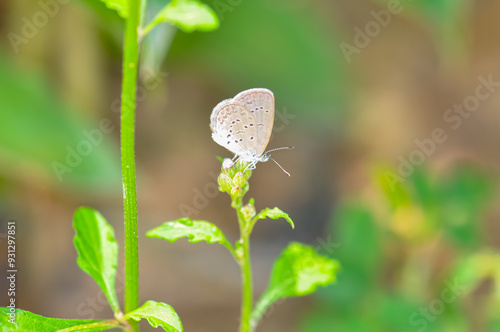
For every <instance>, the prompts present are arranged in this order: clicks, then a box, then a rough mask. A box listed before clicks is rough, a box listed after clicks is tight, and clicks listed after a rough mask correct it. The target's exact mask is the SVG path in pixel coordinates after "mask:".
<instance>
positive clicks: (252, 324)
mask: <svg viewBox="0 0 500 332" xmlns="http://www.w3.org/2000/svg"><path fill="white" fill-rule="evenodd" d="M226 161H229V159H226ZM223 164H227V163H223ZM248 166H249V163H246V162H241V161H238V162H236V163H235V164H234V165H232V166H231V167H229V168H226V169H224V168H222V170H221V173H220V175H219V177H218V184H219V190H220V191H221V192H226V193H228V194H229V196H230V197H231V207H232V208H233V209H235V211H236V216H237V219H238V224H239V227H240V238H239V239H238V240H237V241H236V243H235V244H234V246H233V245H232V244H231V243H230V242H229V241H228V240H227V238H226V237H225V236H224V234H223V233H222V231H221V230H220V229H219V228H218V227H217V226H215V225H214V224H212V223H210V222H208V221H203V220H192V219H189V218H181V219H178V220H175V221H169V222H165V223H164V224H162V225H161V226H159V227H157V228H154V229H152V230H150V231H149V232H147V234H146V236H148V237H151V238H161V239H165V240H167V241H170V242H175V241H176V240H178V239H180V238H184V237H185V238H188V240H189V241H190V242H200V241H206V242H208V243H219V244H221V245H223V246H224V247H226V248H227V249H228V250H229V252H230V253H231V255H232V256H233V258H234V259H235V261H236V262H237V263H238V265H239V266H240V268H241V280H242V288H243V294H242V300H241V321H240V332H250V331H254V330H255V328H256V327H257V325H258V323H259V321H260V319H261V318H262V316H263V315H264V313H265V312H266V311H267V309H268V308H269V307H270V306H271V305H273V304H274V303H275V302H276V301H278V300H281V299H285V298H289V297H297V296H304V295H308V294H311V293H313V292H314V291H315V290H316V289H317V288H318V287H319V286H326V285H328V284H330V283H332V282H334V281H335V279H336V273H337V271H338V269H339V264H338V263H337V261H335V260H332V259H330V258H327V257H325V256H322V255H319V254H318V253H316V251H315V250H314V248H312V247H310V246H307V245H304V244H301V243H297V242H293V243H291V244H290V245H289V246H288V247H287V248H286V249H284V250H283V252H282V253H281V255H280V256H279V257H278V258H277V259H276V261H275V262H274V266H273V269H272V272H271V277H270V279H269V285H268V287H267V289H266V291H265V292H264V294H262V296H261V297H260V299H259V300H258V301H257V303H256V304H255V306H254V305H253V296H252V295H253V289H252V268H251V261H250V234H251V233H252V230H253V228H254V226H255V224H256V223H257V221H259V220H261V219H266V218H270V219H280V218H284V219H285V220H286V221H287V222H288V223H289V224H290V226H292V228H294V224H293V222H292V220H291V219H290V217H289V216H288V214H286V213H285V212H283V211H282V210H280V209H279V208H272V209H270V208H266V209H264V210H262V211H260V212H259V213H257V212H256V210H255V204H254V203H255V202H254V199H253V198H251V199H250V200H249V201H248V203H247V204H244V202H243V197H244V196H245V194H246V193H247V192H248V190H249V188H250V186H249V184H248V179H249V178H250V176H251V174H252V171H251V170H249V167H248Z"/></svg>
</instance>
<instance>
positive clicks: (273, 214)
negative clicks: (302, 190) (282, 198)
mask: <svg viewBox="0 0 500 332" xmlns="http://www.w3.org/2000/svg"><path fill="white" fill-rule="evenodd" d="M266 218H271V219H279V218H285V219H286V221H288V223H289V224H290V225H291V226H292V228H295V225H294V224H293V221H292V219H290V217H289V216H288V214H287V213H285V212H283V211H281V210H280V209H279V208H277V207H275V208H274V209H269V208H267V209H264V210H262V211H260V212H259V214H258V215H257V216H255V221H257V220H259V219H266Z"/></svg>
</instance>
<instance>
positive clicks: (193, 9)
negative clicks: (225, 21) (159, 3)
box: [143, 0, 219, 35]
mask: <svg viewBox="0 0 500 332" xmlns="http://www.w3.org/2000/svg"><path fill="white" fill-rule="evenodd" d="M161 22H166V23H170V24H173V25H175V26H177V27H179V28H180V29H182V30H183V31H185V32H193V31H194V30H200V31H212V30H215V29H217V28H218V27H219V18H218V17H217V15H216V14H215V12H214V11H213V10H212V8H210V7H209V6H207V5H205V4H204V3H202V2H200V1H197V0H172V1H171V2H170V3H169V4H168V5H166V6H165V7H163V9H162V10H161V11H160V12H159V13H158V14H157V15H156V16H155V18H154V19H153V21H151V23H149V24H148V26H146V28H145V29H144V33H143V34H144V35H145V34H147V33H148V32H149V31H151V29H153V28H154V27H155V26H156V25H157V24H159V23H161Z"/></svg>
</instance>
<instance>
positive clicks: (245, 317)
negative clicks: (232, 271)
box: [236, 198, 253, 332]
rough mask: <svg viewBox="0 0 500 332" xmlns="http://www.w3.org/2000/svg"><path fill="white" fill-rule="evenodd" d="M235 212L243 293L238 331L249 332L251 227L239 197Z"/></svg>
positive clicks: (251, 290) (250, 307)
mask: <svg viewBox="0 0 500 332" xmlns="http://www.w3.org/2000/svg"><path fill="white" fill-rule="evenodd" d="M236 205H237V207H236V212H237V214H238V222H239V224H240V243H241V246H242V249H243V251H242V257H241V260H240V262H239V263H240V267H241V285H242V289H243V294H242V297H241V322H240V332H250V314H251V313H252V293H253V284H252V266H251V263H250V233H251V231H252V229H251V227H248V226H249V225H248V221H247V220H245V218H244V216H243V213H242V212H241V206H242V204H241V198H240V200H239V201H238V202H237V203H236Z"/></svg>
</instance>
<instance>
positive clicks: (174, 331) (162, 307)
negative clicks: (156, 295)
mask: <svg viewBox="0 0 500 332" xmlns="http://www.w3.org/2000/svg"><path fill="white" fill-rule="evenodd" d="M125 318H126V319H133V320H135V321H140V320H141V319H143V318H145V319H147V320H148V322H149V324H151V326H152V327H154V328H157V327H158V326H161V327H162V328H163V329H164V330H165V331H167V332H182V323H181V320H180V318H179V316H178V315H177V313H176V312H175V310H174V308H172V307H171V306H169V305H168V304H165V303H162V302H155V301H147V302H146V303H144V305H143V306H142V307H140V308H138V309H136V310H134V311H131V312H129V313H128V314H126V315H125Z"/></svg>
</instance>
